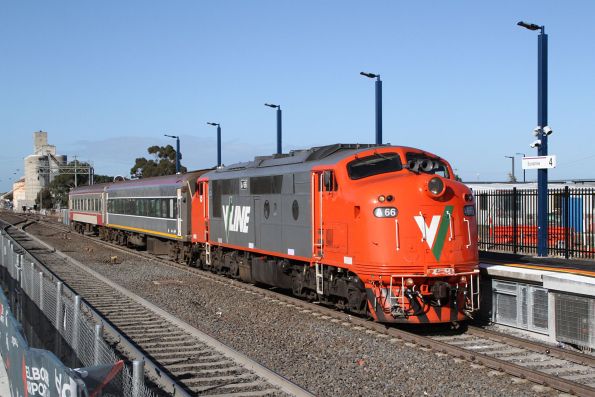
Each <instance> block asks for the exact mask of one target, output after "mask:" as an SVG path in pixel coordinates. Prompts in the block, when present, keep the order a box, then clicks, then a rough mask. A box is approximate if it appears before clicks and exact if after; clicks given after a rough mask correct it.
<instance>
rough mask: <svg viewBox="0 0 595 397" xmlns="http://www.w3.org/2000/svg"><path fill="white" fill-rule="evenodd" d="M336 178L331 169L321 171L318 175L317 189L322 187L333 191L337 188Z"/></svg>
mask: <svg viewBox="0 0 595 397" xmlns="http://www.w3.org/2000/svg"><path fill="white" fill-rule="evenodd" d="M338 187H339V186H338V184H337V178H336V177H335V172H334V171H332V170H326V171H323V172H322V174H321V176H320V182H319V184H318V191H320V189H322V190H323V191H325V192H335V191H337V189H338Z"/></svg>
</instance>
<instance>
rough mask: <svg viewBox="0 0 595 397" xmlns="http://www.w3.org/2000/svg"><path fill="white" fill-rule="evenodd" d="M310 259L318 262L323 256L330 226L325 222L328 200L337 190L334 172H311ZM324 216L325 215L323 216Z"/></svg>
mask: <svg viewBox="0 0 595 397" xmlns="http://www.w3.org/2000/svg"><path fill="white" fill-rule="evenodd" d="M311 179H312V180H311V182H312V196H311V199H312V257H313V258H314V259H315V260H320V259H322V258H323V257H324V256H325V249H326V247H325V245H326V244H325V238H327V239H328V238H329V237H330V236H326V233H327V231H326V230H325V229H326V228H328V227H332V226H329V225H330V224H329V223H328V222H326V221H325V216H326V215H328V210H327V209H326V208H325V206H326V205H328V204H329V199H330V198H331V197H332V194H333V192H334V191H335V190H337V182H336V179H335V172H334V171H333V170H316V171H313V172H312V177H311ZM325 214H326V215H325Z"/></svg>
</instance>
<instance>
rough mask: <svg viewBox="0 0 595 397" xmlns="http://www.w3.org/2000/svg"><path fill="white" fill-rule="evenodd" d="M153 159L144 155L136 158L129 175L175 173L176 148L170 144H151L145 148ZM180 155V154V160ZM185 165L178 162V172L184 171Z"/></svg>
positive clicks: (148, 175) (142, 175) (141, 175)
mask: <svg viewBox="0 0 595 397" xmlns="http://www.w3.org/2000/svg"><path fill="white" fill-rule="evenodd" d="M147 152H149V154H152V155H153V156H154V159H149V160H147V159H146V158H144V157H139V158H137V159H136V161H135V164H134V167H132V168H131V169H130V175H133V176H134V177H136V178H149V177H151V176H162V175H173V174H175V173H176V150H175V149H174V148H173V146H172V145H167V146H151V147H149V148H148V149H147ZM181 159H182V155H181V154H180V160H181ZM186 171H187V169H186V167H184V166H182V165H181V164H180V172H186Z"/></svg>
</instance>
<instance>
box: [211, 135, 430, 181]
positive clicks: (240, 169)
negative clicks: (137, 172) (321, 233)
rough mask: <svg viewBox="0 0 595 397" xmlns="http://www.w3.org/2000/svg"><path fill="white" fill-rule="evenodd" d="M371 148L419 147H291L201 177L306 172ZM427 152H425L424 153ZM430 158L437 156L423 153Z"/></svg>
mask: <svg viewBox="0 0 595 397" xmlns="http://www.w3.org/2000/svg"><path fill="white" fill-rule="evenodd" d="M375 147H384V148H387V147H395V148H397V147H398V148H399V149H406V150H412V151H419V149H415V148H409V147H404V146H392V145H390V144H386V145H374V144H351V143H350V144H345V143H337V144H333V145H327V146H318V147H313V148H310V149H304V150H292V151H291V152H289V153H284V154H281V155H279V154H274V155H272V156H258V157H255V158H254V160H253V161H248V162H243V163H236V164H232V165H228V166H223V167H219V168H217V169H215V170H213V171H211V172H209V173H207V174H206V175H205V176H207V177H208V178H209V179H213V180H214V179H228V178H234V177H237V176H238V174H239V175H240V176H243V175H268V174H270V173H271V172H272V169H271V168H272V167H275V171H274V172H276V173H280V174H283V173H293V172H304V171H309V170H310V169H312V167H315V166H318V165H327V164H335V163H337V162H338V161H340V160H342V159H344V158H345V157H349V156H353V155H354V154H357V153H360V152H363V151H366V150H369V149H371V148H375ZM424 153H427V152H424ZM427 154H428V155H430V156H432V157H438V156H435V155H434V154H431V153H427Z"/></svg>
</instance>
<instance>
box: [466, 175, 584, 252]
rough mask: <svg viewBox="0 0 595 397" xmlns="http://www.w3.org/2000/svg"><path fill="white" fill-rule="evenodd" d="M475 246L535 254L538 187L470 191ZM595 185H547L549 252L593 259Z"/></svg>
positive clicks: (482, 248) (490, 249)
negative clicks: (474, 209) (474, 213)
mask: <svg viewBox="0 0 595 397" xmlns="http://www.w3.org/2000/svg"><path fill="white" fill-rule="evenodd" d="M474 193H475V198H476V203H477V226H478V231H479V249H480V250H484V251H498V252H510V253H515V254H517V253H518V254H527V255H534V254H536V253H537V190H536V189H517V188H516V187H514V188H512V189H494V190H487V189H486V190H478V191H475V192H474ZM594 214H595V189H594V188H570V187H568V186H566V187H564V188H560V189H551V188H550V189H549V190H548V255H549V256H557V257H564V258H586V259H595V215H594Z"/></svg>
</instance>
